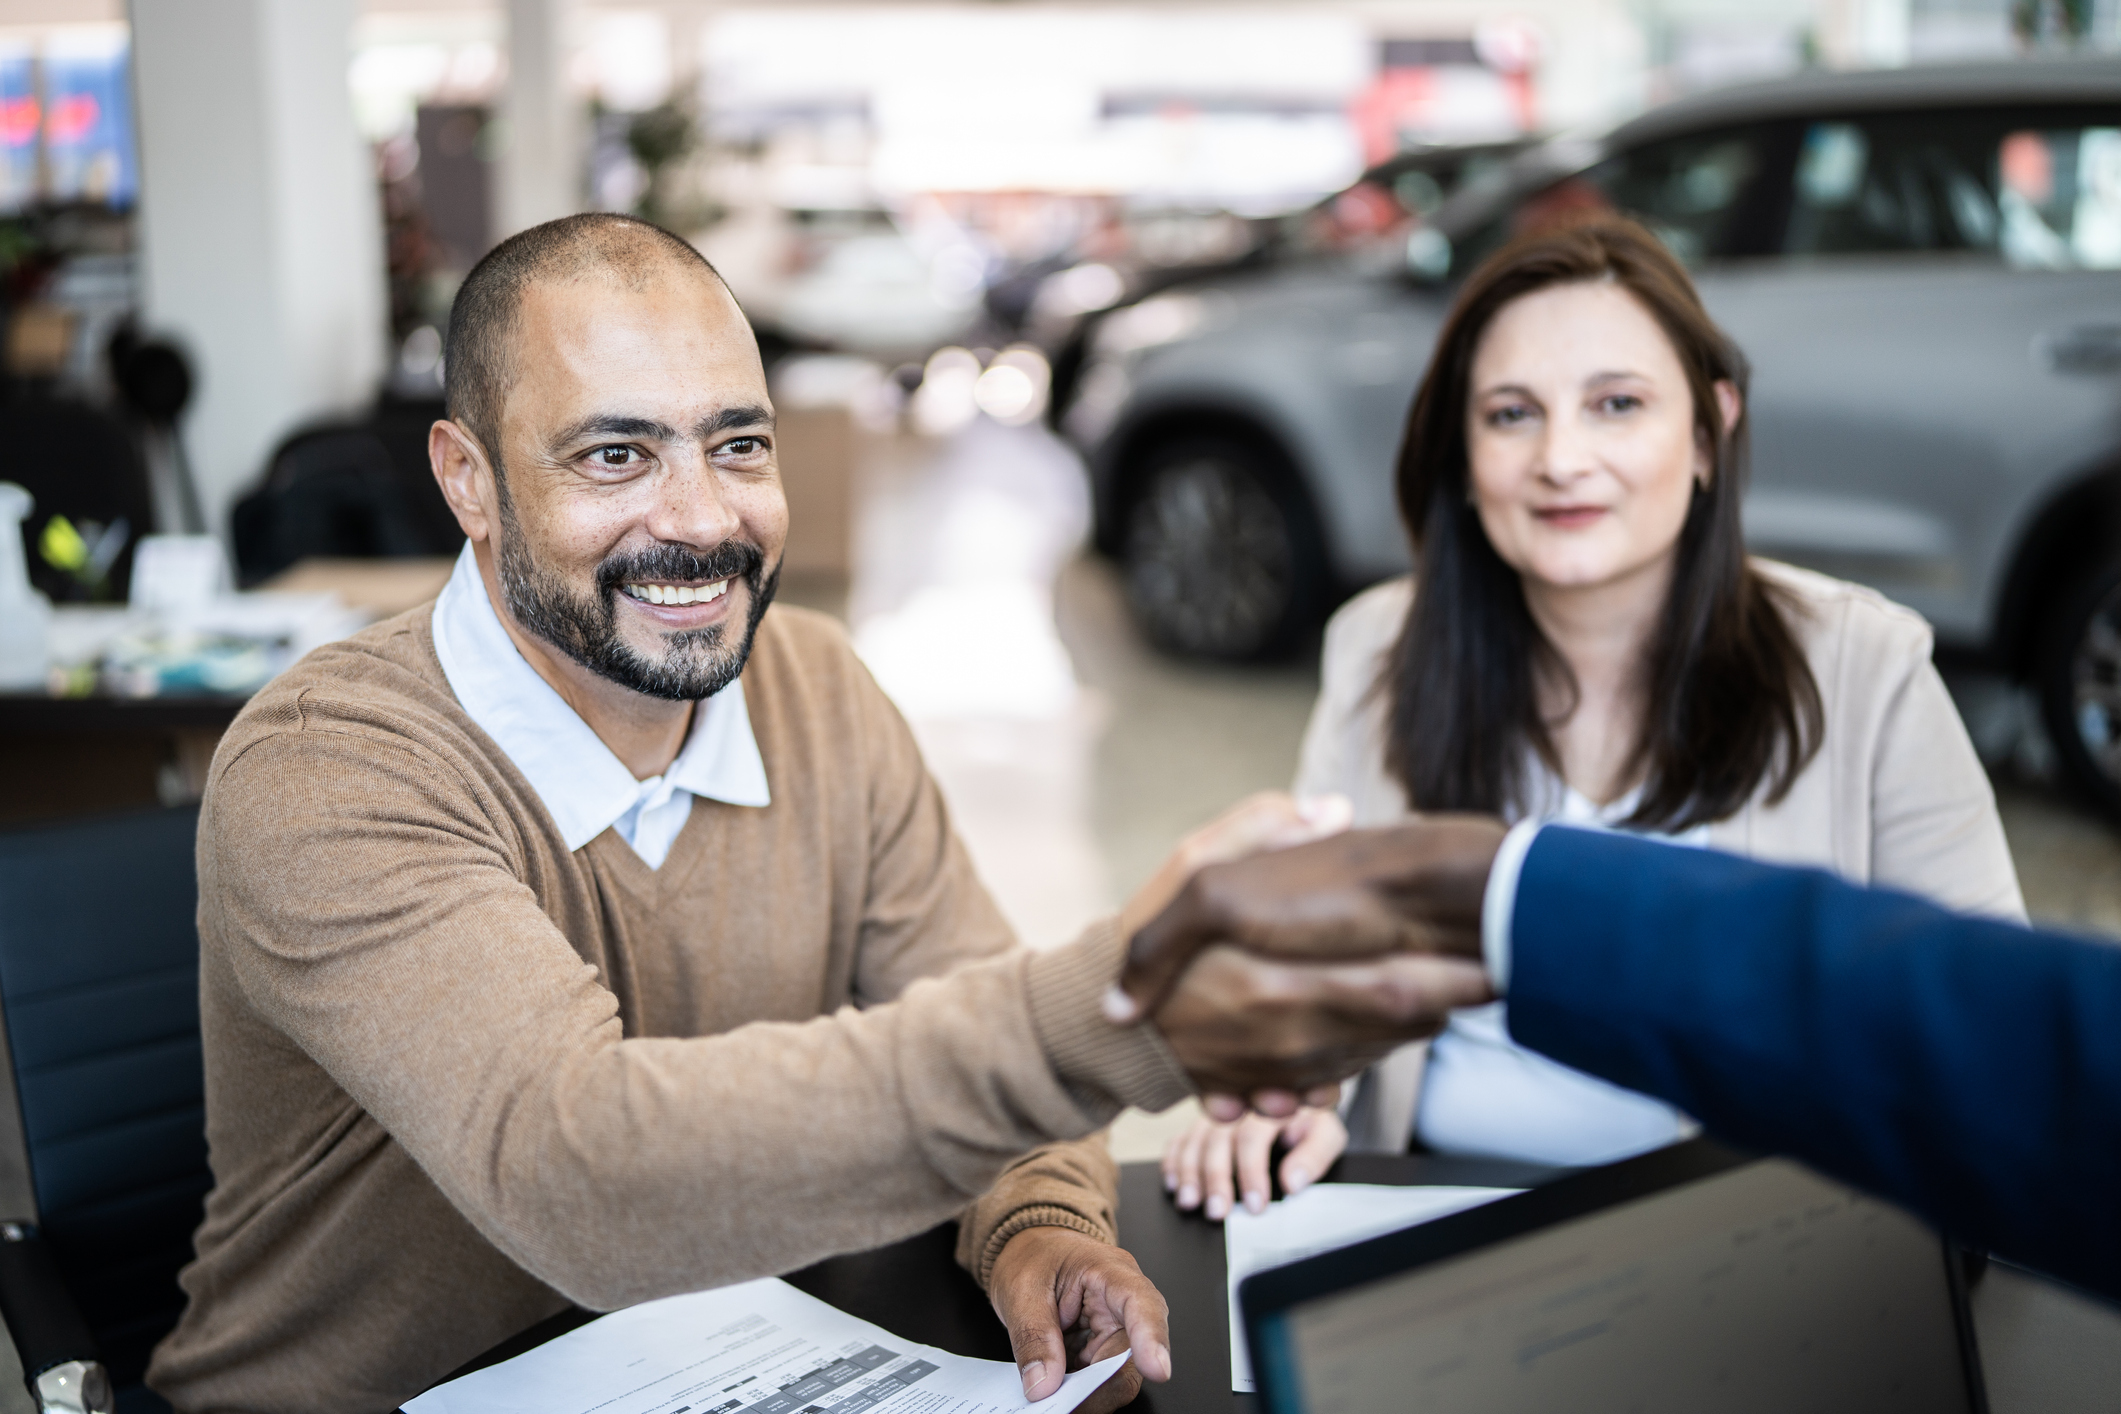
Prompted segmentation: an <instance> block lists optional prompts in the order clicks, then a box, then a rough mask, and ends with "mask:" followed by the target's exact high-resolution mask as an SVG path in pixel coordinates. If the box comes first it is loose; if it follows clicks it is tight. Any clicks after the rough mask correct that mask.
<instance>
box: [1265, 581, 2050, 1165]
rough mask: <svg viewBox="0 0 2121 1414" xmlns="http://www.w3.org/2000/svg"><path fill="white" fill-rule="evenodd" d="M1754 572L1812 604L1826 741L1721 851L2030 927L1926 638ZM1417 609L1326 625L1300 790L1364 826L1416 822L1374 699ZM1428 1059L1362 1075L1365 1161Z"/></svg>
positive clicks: (1391, 606) (1810, 630)
mask: <svg viewBox="0 0 2121 1414" xmlns="http://www.w3.org/2000/svg"><path fill="white" fill-rule="evenodd" d="M1754 564H1755V566H1756V567H1757V568H1758V569H1759V570H1760V572H1761V573H1763V574H1765V575H1767V576H1769V577H1770V578H1771V579H1773V580H1774V581H1775V582H1777V583H1778V584H1781V585H1783V586H1785V587H1786V588H1788V589H1789V590H1790V591H1792V593H1793V594H1794V596H1795V598H1796V600H1797V601H1798V603H1799V604H1801V605H1802V606H1803V610H1804V612H1803V614H1802V615H1801V617H1800V621H1798V622H1796V623H1795V624H1793V627H1794V628H1795V629H1796V631H1797V635H1798V639H1799V641H1800V642H1801V643H1802V644H1803V646H1804V652H1805V657H1806V659H1807V661H1808V662H1809V663H1810V664H1811V668H1812V676H1813V677H1814V678H1815V679H1817V681H1818V683H1819V696H1820V700H1821V702H1822V703H1823V704H1824V706H1825V708H1826V735H1825V738H1824V740H1823V742H1822V743H1821V746H1820V749H1819V752H1818V754H1817V755H1816V756H1814V757H1813V758H1812V761H1811V763H1810V764H1809V765H1808V766H1806V767H1805V769H1804V772H1803V774H1801V775H1800V776H1798V778H1797V780H1796V783H1795V784H1794V785H1793V786H1792V787H1791V789H1790V792H1789V794H1787V795H1786V796H1784V797H1783V798H1782V799H1781V800H1780V801H1777V802H1775V803H1774V804H1769V803H1768V802H1767V801H1766V800H1765V799H1764V797H1765V795H1766V791H1765V789H1762V790H1761V791H1759V792H1757V793H1756V794H1755V795H1754V797H1753V798H1752V799H1751V800H1749V801H1748V802H1746V804H1745V806H1744V808H1742V809H1741V810H1739V812H1738V813H1737V814H1736V815H1733V816H1731V817H1730V818H1728V819H1725V820H1719V821H1717V822H1716V823H1715V824H1714V825H1712V826H1710V827H1709V843H1710V844H1712V845H1713V846H1715V847H1716V848H1718V849H1724V850H1729V851H1731V852H1732V853H1735V854H1744V855H1750V856H1753V857H1754V858H1758V859H1765V860H1771V861H1773V862H1775V863H1778V864H1808V865H1815V866H1818V867H1821V868H1826V869H1831V870H1833V871H1835V872H1836V873H1838V874H1841V875H1843V876H1844V877H1846V878H1849V879H1853V880H1855V881H1856V882H1858V883H1864V884H1880V885H1887V886H1890V887H1893V888H1898V889H1905V890H1907V891H1909V892H1911V893H1917V894H1922V895H1924V896H1926V897H1928V898H1932V899H1935V900H1937V901H1938V902H1939V903H1942V904H1945V905H1947V906H1948V907H1951V908H1957V909H1964V910H1967V911H1970V912H1978V913H1991V914H1996V915H1999V916H2002V917H2007V918H2015V919H2023V918H2024V917H2025V902H2024V899H2023V898H2022V897H2021V896H2020V895H2019V892H2018V875H2017V871H2016V870H2015V869H2014V868H2013V867H2012V865H2011V856H2010V848H2009V846H2008V845H2007V844H2006V842H2005V841H2004V837H2003V823H2002V821H2001V820H2000V819H1999V818H1998V817H1997V815H1996V798H1995V794H1994V792H1993V791H1991V790H1990V788H1989V783H1988V777H1987V775H1986V774H1985V773H1984V772H1983V771H1982V769H1981V762H1980V760H1979V759H1978V758H1977V757H1976V756H1975V755H1974V747H1973V743H1972V742H1971V741H1969V740H1968V739H1967V735H1966V728H1965V726H1964V725H1963V724H1962V723H1961V722H1960V720H1959V713H1958V711H1957V709H1956V708H1954V707H1953V705H1952V700H1951V697H1950V695H1949V694H1947V693H1946V691H1945V688H1944V680H1943V679H1942V678H1940V677H1939V676H1938V675H1937V670H1936V668H1935V667H1934V666H1933V665H1932V664H1931V662H1930V644H1931V635H1930V628H1929V625H1928V624H1927V623H1925V622H1924V621H1923V619H1922V617H1921V616H1920V615H1918V614H1916V613H1915V612H1914V611H1912V610H1910V609H1906V608H1902V607H1901V606H1900V605H1898V604H1895V603H1893V602H1892V601H1891V600H1888V599H1886V598H1885V597H1884V596H1883V595H1880V594H1878V593H1876V592H1875V591H1873V590H1869V589H1865V588H1863V587H1862V586H1860V585H1855V584H1848V583H1845V582H1843V581H1841V580H1837V579H1829V578H1828V577H1826V576H1825V575H1820V574H1814V573H1812V572H1811V571H1809V570H1800V569H1796V568H1794V567H1792V566H1789V565H1782V564H1777V563H1774V562H1773V561H1768V560H1756V561H1754ZM1413 597H1414V583H1413V580H1412V579H1409V578H1402V579H1395V580H1391V581H1389V582H1387V583H1384V584H1380V585H1378V586H1376V587H1375V588H1373V589H1370V590H1367V591H1365V592H1364V593H1362V594H1359V595H1357V596H1356V597H1355V598H1353V599H1351V600H1349V601H1348V603H1347V604H1346V605H1344V606H1343V607H1342V608H1341V610H1340V612H1339V613H1337V614H1335V615H1334V616H1333V620H1332V622H1331V623H1330V624H1328V625H1327V627H1326V641H1325V659H1324V665H1323V672H1322V677H1323V681H1322V683H1321V685H1320V689H1319V695H1318V704H1317V706H1316V707H1315V708H1313V709H1312V713H1311V724H1310V726H1309V728H1308V729H1307V730H1306V731H1305V733H1304V743H1303V756H1302V760H1301V762H1300V764H1299V765H1298V767H1297V775H1296V790H1297V793H1298V794H1299V795H1311V794H1319V793H1321V792H1326V791H1339V792H1341V793H1343V794H1345V795H1347V796H1348V797H1349V798H1350V799H1352V800H1353V801H1354V802H1355V823H1356V824H1357V825H1383V824H1390V823H1392V822H1394V821H1398V820H1403V819H1405V818H1407V817H1408V815H1409V814H1410V812H1409V811H1408V809H1407V801H1406V794H1405V792H1404V791H1402V790H1401V788H1400V786H1399V784H1398V782H1396V781H1394V780H1393V779H1392V778H1391V777H1390V776H1388V775H1387V774H1386V773H1385V766H1384V736H1383V732H1384V710H1385V703H1384V697H1383V694H1382V693H1380V692H1377V691H1374V690H1373V689H1374V687H1375V684H1376V682H1377V677H1378V673H1379V671H1380V669H1381V667H1382V666H1383V662H1384V658H1385V655H1386V654H1388V653H1389V651H1390V650H1391V646H1392V643H1393V641H1394V640H1395V639H1397V637H1398V636H1399V631H1400V627H1401V625H1402V623H1403V622H1404V621H1405V619H1406V615H1407V608H1408V606H1409V605H1410V604H1412V602H1413ZM1427 1055H1428V1048H1427V1046H1426V1044H1422V1045H1414V1046H1408V1047H1406V1048H1404V1049H1403V1050H1401V1051H1399V1052H1398V1053H1396V1054H1395V1055H1393V1056H1391V1057H1390V1058H1389V1059H1387V1060H1386V1061H1384V1062H1383V1063H1382V1064H1380V1065H1379V1066H1377V1067H1375V1068H1374V1069H1373V1070H1371V1072H1370V1073H1369V1074H1368V1075H1366V1076H1364V1077H1363V1079H1362V1082H1361V1084H1360V1086H1359V1087H1358V1089H1357V1090H1356V1092H1355V1095H1354V1099H1353V1102H1352V1106H1351V1108H1350V1111H1349V1117H1348V1118H1349V1129H1350V1139H1351V1145H1352V1146H1353V1147H1355V1148H1357V1149H1402V1148H1404V1147H1405V1145H1406V1139H1407V1135H1408V1134H1409V1133H1411V1131H1412V1126H1413V1120H1414V1110H1415V1106H1416V1105H1417V1104H1418V1103H1419V1100H1420V1095H1421V1077H1422V1069H1423V1065H1424V1063H1425V1061H1426V1060H1427ZM1395 1136H1396V1137H1395Z"/></svg>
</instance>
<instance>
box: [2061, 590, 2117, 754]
mask: <svg viewBox="0 0 2121 1414" xmlns="http://www.w3.org/2000/svg"><path fill="white" fill-rule="evenodd" d="M2070 687H2071V705H2072V707H2073V708H2074V710H2073V711H2072V713H2071V720H2072V722H2073V723H2074V725H2075V727H2076V731H2077V739H2078V740H2079V741H2080V742H2082V743H2083V745H2084V754H2085V755H2086V756H2088V757H2089V758H2090V759H2091V762H2092V764H2093V765H2094V766H2096V767H2097V768H2098V770H2099V774H2100V775H2102V776H2104V777H2105V778H2106V779H2107V780H2108V781H2110V782H2113V783H2115V784H2121V586H2117V587H2116V588H2115V589H2113V590H2111V591H2109V592H2108V594H2107V595H2106V597H2105V598H2103V599H2101V600H2100V601H2099V605H2098V607H2097V608H2095V609H2093V610H2092V612H2091V613H2090V614H2089V615H2088V616H2087V617H2086V619H2085V621H2084V628H2083V630H2082V631H2081V632H2080V633H2079V635H2078V637H2077V649H2076V652H2075V653H2074V654H2072V655H2071V661H2070Z"/></svg>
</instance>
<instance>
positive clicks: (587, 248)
mask: <svg viewBox="0 0 2121 1414" xmlns="http://www.w3.org/2000/svg"><path fill="white" fill-rule="evenodd" d="M671 275H675V276H677V277H678V278H681V279H682V278H698V279H708V280H715V281H720V279H721V276H720V275H719V274H717V273H716V271H715V268H714V267H713V266H712V265H709V264H708V263H707V260H706V258H705V257H704V256H702V255H701V254H700V253H699V252H698V251H697V250H694V249H693V248H692V246H691V245H690V244H689V243H687V242H685V241H683V240H680V239H679V238H678V237H676V236H674V235H672V234H670V232H668V231H666V230H664V229H663V228H662V227H660V226H653V225H650V224H649V223H648V222H646V221H640V220H636V219H634V218H633V217H631V216H619V215H615V214H613V213H610V212H600V211H592V212H587V213H585V214H583V215H579V216H563V217H561V218H560V219H559V220H557V221H547V222H546V223H545V224H544V225H542V226H532V227H531V228H530V229H529V230H527V231H523V232H521V233H520V234H517V235H513V236H510V237H509V238H508V239H507V240H505V241H502V242H501V243H500V244H499V245H497V246H495V247H494V248H493V249H492V250H491V251H489V252H487V254H486V258H485V259H484V260H481V261H480V262H479V263H478V264H477V265H475V266H473V267H472V271H471V274H469V275H467V276H466V277H465V278H464V283H463V284H462V285H461V286H459V287H458V289H457V297H456V301H455V303H453V304H452V305H451V306H450V309H449V344H448V348H447V350H446V356H445V358H444V361H443V376H444V379H445V389H446V393H447V396H448V399H449V416H450V418H451V419H452V420H454V421H456V422H460V423H462V424H463V425H464V426H465V427H468V428H470V429H471V433H472V435H473V436H475V437H477V438H478V439H479V441H480V443H481V444H482V445H483V446H484V447H485V449H486V454H487V455H488V456H489V457H491V458H493V459H494V469H495V471H496V472H499V471H500V456H501V440H500V430H501V405H502V403H503V402H505V401H506V400H507V397H508V390H509V387H510V386H511V385H512V384H513V383H514V382H515V379H516V374H517V371H518V367H519V365H518V363H517V350H516V348H515V340H516V331H517V325H518V322H519V320H518V316H519V314H520V312H521V310H522V305H523V292H524V291H525V290H526V289H527V288H528V287H529V286H531V285H533V284H538V283H542V282H545V281H573V280H580V279H585V278H592V277H595V278H603V279H609V280H613V281H615V282H617V283H619V284H621V285H623V286H625V287H626V288H628V289H632V290H639V289H641V288H642V287H643V286H645V285H647V284H649V283H650V282H651V281H653V280H655V279H657V278H659V277H664V276H671Z"/></svg>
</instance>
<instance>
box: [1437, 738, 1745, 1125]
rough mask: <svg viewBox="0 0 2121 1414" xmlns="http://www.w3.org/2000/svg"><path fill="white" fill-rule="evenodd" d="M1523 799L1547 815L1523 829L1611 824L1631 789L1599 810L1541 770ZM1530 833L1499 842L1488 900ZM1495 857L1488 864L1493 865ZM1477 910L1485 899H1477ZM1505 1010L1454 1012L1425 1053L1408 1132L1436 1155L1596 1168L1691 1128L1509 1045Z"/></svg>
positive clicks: (1512, 889)
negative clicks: (1511, 849)
mask: <svg viewBox="0 0 2121 1414" xmlns="http://www.w3.org/2000/svg"><path fill="white" fill-rule="evenodd" d="M1537 775H1538V779H1537V782H1536V783H1537V786H1538V787H1539V788H1538V789H1535V790H1534V791H1533V792H1531V794H1532V795H1533V797H1534V798H1535V799H1541V800H1543V801H1544V802H1545V804H1546V808H1544V809H1542V810H1539V811H1537V812H1534V813H1533V814H1531V815H1528V816H1527V819H1526V823H1529V824H1534V825H1536V824H1538V823H1542V822H1545V821H1550V820H1558V821H1564V822H1567V823H1569V824H1574V825H1592V826H1611V825H1614V824H1617V823H1618V822H1619V821H1622V820H1625V819H1626V818H1627V817H1628V816H1629V815H1631V814H1633V813H1634V811H1635V807H1636V806H1637V804H1639V803H1640V796H1641V790H1640V788H1638V789H1636V790H1633V791H1630V792H1629V793H1628V794H1626V795H1624V796H1622V797H1621V798H1620V799H1618V800H1615V801H1612V802H1610V803H1608V804H1607V805H1605V806H1603V807H1601V806H1597V805H1593V804H1592V803H1591V802H1590V800H1589V799H1588V798H1586V797H1585V796H1584V795H1583V794H1582V793H1581V792H1580V791H1578V790H1576V789H1575V788H1574V787H1573V786H1569V785H1566V784H1564V783H1561V782H1558V781H1556V780H1554V779H1553V778H1552V777H1551V775H1550V774H1548V773H1547V772H1545V771H1543V770H1540V771H1538V773H1537ZM1531 837H1532V831H1531V830H1529V829H1526V828H1524V826H1523V825H1520V826H1519V827H1518V829H1516V830H1513V831H1512V832H1511V835H1510V836H1508V837H1506V839H1505V843H1510V842H1512V841H1515V842H1517V843H1518V844H1519V847H1518V848H1517V849H1516V851H1515V857H1514V859H1512V860H1511V861H1510V862H1509V867H1508V868H1507V869H1498V870H1491V871H1490V874H1489V888H1490V891H1491V893H1492V892H1493V891H1494V890H1495V889H1496V887H1497V886H1498V881H1497V878H1496V875H1497V874H1498V873H1501V874H1503V875H1504V878H1503V879H1502V880H1501V886H1502V887H1505V888H1507V889H1508V891H1509V892H1508V895H1507V896H1508V898H1509V900H1510V902H1511V903H1512V904H1514V903H1515V901H1516V897H1517V891H1516V882H1517V875H1518V874H1519V872H1521V870H1522V869H1523V865H1524V855H1525V853H1526V851H1528V850H1529V849H1530V848H1531V843H1532V838H1531ZM1668 838H1670V839H1671V840H1672V841H1673V842H1675V843H1683V844H1696V845H1698V844H1704V843H1706V842H1707V839H1708V831H1707V829H1706V828H1696V829H1693V830H1688V831H1686V832H1685V833H1683V834H1680V835H1674V836H1669V837H1668ZM1502 862H1503V861H1502V860H1500V859H1499V858H1498V860H1497V864H1498V865H1499V864H1502ZM1483 902H1485V900H1484V901H1483ZM1498 911H1499V912H1500V913H1501V914H1502V917H1501V918H1500V919H1499V920H1497V921H1498V923H1499V927H1498V928H1491V927H1490V926H1489V921H1488V918H1489V915H1488V910H1487V909H1485V908H1483V910H1482V930H1481V932H1482V936H1481V949H1482V952H1483V953H1484V954H1486V955H1488V956H1489V957H1490V958H1494V957H1496V956H1498V955H1499V956H1500V957H1501V960H1502V970H1501V972H1500V974H1499V975H1496V976H1495V982H1496V990H1498V991H1501V990H1503V989H1504V988H1505V987H1506V986H1507V985H1508V978H1509V963H1508V950H1509V932H1508V927H1509V921H1510V920H1509V914H1510V912H1511V911H1513V910H1511V909H1502V910H1498ZM1506 1007H1507V1003H1504V1002H1493V1003H1490V1004H1489V1005H1487V1006H1483V1007H1471V1008H1468V1009H1467V1010H1464V1011H1458V1012H1453V1013H1452V1014H1451V1021H1450V1024H1449V1025H1448V1026H1446V1027H1445V1028H1444V1030H1443V1033H1442V1034H1441V1035H1439V1036H1438V1037H1437V1038H1436V1039H1435V1041H1434V1042H1432V1043H1431V1044H1430V1047H1429V1065H1428V1070H1427V1073H1426V1074H1425V1075H1424V1076H1423V1081H1422V1089H1421V1105H1420V1108H1419V1109H1417V1110H1416V1111H1415V1115H1414V1133H1415V1136H1416V1137H1417V1138H1419V1139H1420V1140H1421V1142H1422V1143H1424V1144H1426V1145H1428V1146H1429V1147H1430V1148H1431V1149H1434V1150H1436V1151H1438V1152H1439V1153H1446V1154H1495V1155H1500V1156H1504V1157H1508V1158H1513V1159H1527V1160H1530V1161H1532V1162H1534V1163H1545V1164H1603V1163H1610V1162H1612V1161H1613V1160H1615V1159H1622V1158H1626V1157H1627V1156H1628V1155H1630V1154H1639V1153H1642V1152H1644V1151H1646V1150H1649V1149H1656V1148H1660V1147H1662V1146H1663V1145H1666V1144H1673V1143H1677V1142H1678V1141H1679V1140H1681V1139H1685V1138H1688V1137H1689V1136H1691V1135H1692V1134H1693V1133H1694V1132H1695V1131H1696V1129H1697V1128H1698V1127H1699V1126H1697V1125H1695V1124H1694V1123H1693V1121H1691V1120H1689V1119H1688V1118H1687V1117H1686V1116H1685V1115H1683V1114H1681V1113H1680V1112H1679V1111H1678V1110H1675V1109H1673V1108H1672V1107H1671V1106H1670V1105H1667V1104H1665V1103H1664V1102H1663V1101H1662V1100H1654V1099H1651V1098H1650V1097H1649V1096H1647V1095H1639V1094H1637V1093H1635V1092H1634V1091H1632V1090H1623V1089H1621V1088H1620V1087H1619V1086H1617V1085H1612V1084H1609V1083H1607V1082H1606V1081H1603V1080H1600V1079H1598V1078H1597V1077H1595V1076H1591V1075H1586V1074H1584V1073H1583V1072H1582V1071H1580V1070H1572V1069H1571V1068H1569V1067H1568V1066H1565V1065H1561V1064H1559V1063H1558V1062H1555V1061H1551V1060H1548V1059H1547V1058H1546V1057H1545V1056H1542V1055H1540V1054H1539V1053H1538V1052H1536V1051H1531V1050H1527V1049H1526V1048H1525V1047H1523V1046H1520V1045H1518V1044H1517V1042H1515V1041H1513V1040H1511V1039H1510V1032H1509V1021H1508V1012H1507V1010H1506Z"/></svg>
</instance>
